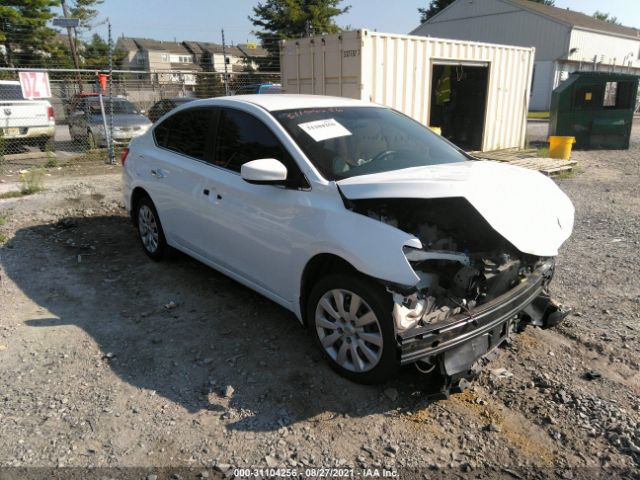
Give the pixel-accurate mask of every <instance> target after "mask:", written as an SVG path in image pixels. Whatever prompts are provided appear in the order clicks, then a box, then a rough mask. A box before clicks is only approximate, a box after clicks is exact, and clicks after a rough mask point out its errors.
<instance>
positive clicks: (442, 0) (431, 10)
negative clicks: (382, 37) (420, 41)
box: [418, 0, 555, 23]
mask: <svg viewBox="0 0 640 480" xmlns="http://www.w3.org/2000/svg"><path fill="white" fill-rule="evenodd" d="M529 1H531V2H536V3H542V4H543V5H549V6H551V7H552V6H553V5H554V4H555V0H529ZM453 2H455V0H431V1H430V2H429V6H428V7H427V8H418V12H419V13H420V23H424V22H426V21H427V20H428V19H430V18H431V17H433V16H434V15H435V14H437V13H439V12H440V11H441V10H444V9H445V8H447V7H448V6H449V5H451V4H452V3H453Z"/></svg>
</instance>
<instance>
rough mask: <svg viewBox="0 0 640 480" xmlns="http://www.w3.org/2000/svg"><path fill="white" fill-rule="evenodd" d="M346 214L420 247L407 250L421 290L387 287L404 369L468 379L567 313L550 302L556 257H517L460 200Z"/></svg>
mask: <svg viewBox="0 0 640 480" xmlns="http://www.w3.org/2000/svg"><path fill="white" fill-rule="evenodd" d="M350 207H351V208H352V210H353V211H355V212H357V213H360V214H363V215H367V216H368V217H371V218H374V219H376V220H379V221H381V222H384V223H386V224H389V225H391V226H394V227H396V228H398V229H400V230H403V231H405V232H407V233H410V234H412V235H414V236H415V237H416V238H417V239H419V240H420V242H421V244H422V248H412V247H407V246H406V247H404V253H405V257H406V259H407V261H408V262H409V264H410V265H411V267H412V268H413V270H414V272H415V273H416V275H417V276H418V277H419V279H420V280H419V282H418V283H417V284H416V285H414V286H411V287H406V286H401V285H387V289H388V291H389V292H390V293H391V294H392V296H393V301H394V306H393V319H394V322H395V330H396V338H397V343H398V349H399V355H400V362H401V364H410V363H415V364H416V366H417V367H418V368H419V369H420V370H421V371H432V370H435V369H436V368H438V369H439V371H440V372H441V373H442V374H444V375H445V376H446V377H447V378H449V379H451V380H457V379H462V378H467V377H469V376H470V375H472V374H473V373H475V372H474V370H475V368H476V367H477V365H478V363H479V362H480V361H481V359H482V358H483V357H484V356H485V355H487V354H488V353H489V352H491V351H492V350H493V349H494V348H495V347H497V346H498V345H500V344H501V343H502V342H504V341H505V340H507V339H508V338H509V337H510V335H511V334H513V333H515V332H518V331H520V330H521V329H522V328H523V327H524V325H526V324H534V325H540V326H551V325H554V324H557V323H558V322H559V321H560V320H562V318H564V317H566V315H567V314H568V313H569V311H567V310H564V309H562V308H561V307H560V306H559V305H557V304H556V303H555V302H553V300H551V298H550V297H549V294H548V289H547V287H548V285H549V282H550V281H551V279H552V277H553V273H554V265H555V261H554V259H553V257H539V256H535V255H531V254H525V253H522V252H520V251H519V250H518V249H517V248H515V247H514V246H513V245H512V244H511V243H510V242H509V241H507V240H506V239H505V238H504V237H502V236H501V235H500V234H498V233H497V232H496V231H495V230H494V229H493V228H492V227H491V226H490V225H489V224H488V223H487V221H486V220H485V219H484V218H483V217H482V216H481V215H480V214H479V213H478V211H477V210H476V209H474V208H473V206H472V205H471V204H470V203H469V202H468V201H467V200H466V199H464V198H445V199H371V200H369V199H366V200H356V201H350Z"/></svg>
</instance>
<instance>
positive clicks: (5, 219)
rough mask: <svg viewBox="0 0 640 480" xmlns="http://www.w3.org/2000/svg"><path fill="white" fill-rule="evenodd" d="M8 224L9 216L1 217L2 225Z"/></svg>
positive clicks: (0, 222) (0, 224) (0, 223)
mask: <svg viewBox="0 0 640 480" xmlns="http://www.w3.org/2000/svg"><path fill="white" fill-rule="evenodd" d="M6 224H7V217H0V227H1V226H2V225H6Z"/></svg>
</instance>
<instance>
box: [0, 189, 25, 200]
mask: <svg viewBox="0 0 640 480" xmlns="http://www.w3.org/2000/svg"><path fill="white" fill-rule="evenodd" d="M24 195H25V194H24V193H22V192H21V191H20V190H13V191H11V192H4V193H0V199H4V198H16V197H24Z"/></svg>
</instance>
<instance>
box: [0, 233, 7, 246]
mask: <svg viewBox="0 0 640 480" xmlns="http://www.w3.org/2000/svg"><path fill="white" fill-rule="evenodd" d="M7 240H9V238H8V237H7V236H6V235H5V234H4V233H2V232H0V245H2V244H3V243H5V242H6V241H7Z"/></svg>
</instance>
